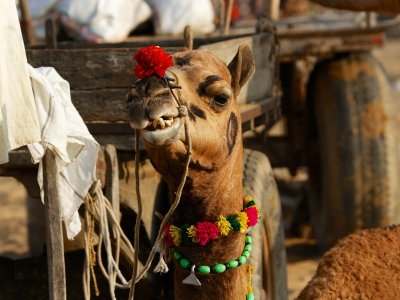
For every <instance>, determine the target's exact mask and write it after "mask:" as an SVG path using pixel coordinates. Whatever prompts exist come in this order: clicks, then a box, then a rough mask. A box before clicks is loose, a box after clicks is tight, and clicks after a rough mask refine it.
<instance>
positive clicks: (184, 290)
mask: <svg viewBox="0 0 400 300" xmlns="http://www.w3.org/2000/svg"><path fill="white" fill-rule="evenodd" d="M173 61H174V65H173V66H172V67H170V68H168V69H167V71H166V77H164V78H162V77H160V76H158V75H155V74H153V75H151V76H149V77H146V78H144V79H142V80H140V81H138V82H137V83H136V84H134V86H133V87H132V90H131V91H130V93H129V94H128V102H129V104H128V111H129V116H130V120H131V126H132V127H133V128H135V129H138V130H140V132H141V134H142V136H143V139H144V145H145V148H146V150H147V153H148V156H149V158H150V160H151V162H152V164H153V165H154V167H155V169H156V170H157V171H158V172H159V173H160V174H161V175H162V177H163V178H164V180H165V181H166V182H167V184H168V188H169V191H170V201H171V202H172V200H173V199H174V197H175V195H174V193H175V192H176V191H177V188H178V185H179V183H180V180H181V177H182V174H183V172H184V164H185V159H186V155H187V149H186V146H185V141H186V137H185V130H184V125H183V124H184V117H181V116H180V109H179V108H178V104H177V100H178V101H179V102H180V105H183V106H185V107H186V108H187V114H188V117H187V121H188V129H189V130H188V132H189V134H190V138H191V143H192V149H191V161H190V165H189V169H188V175H187V180H186V184H185V186H184V188H183V191H182V197H181V201H180V204H179V206H178V207H177V209H176V210H175V213H174V215H173V224H174V225H176V226H178V227H181V226H183V225H184V224H194V223H196V222H198V221H211V220H216V219H217V218H218V217H219V216H220V215H223V216H228V215H234V214H237V213H238V212H239V211H241V210H242V209H243V199H242V171H243V170H242V169H243V166H242V159H243V145H242V137H241V126H240V124H241V119H240V112H239V107H238V103H237V101H236V97H237V95H238V94H239V91H240V89H241V87H242V86H243V85H244V84H245V83H246V82H247V81H248V80H249V78H250V77H251V76H252V74H253V72H254V69H255V67H254V58H253V54H252V51H251V48H250V46H249V45H247V44H242V45H240V46H239V48H238V51H237V53H236V55H235V57H234V58H233V60H232V61H231V63H230V64H229V65H228V66H227V65H225V64H224V63H223V62H222V61H221V60H219V59H218V58H217V57H215V56H214V55H212V54H210V53H207V52H203V51H199V50H192V51H182V52H178V53H176V54H174V55H173ZM166 78H167V79H166ZM168 81H172V82H173V85H174V86H175V87H176V86H179V88H175V89H173V90H171V89H170V86H169V84H168ZM172 93H175V95H176V97H177V99H175V98H174V95H172ZM245 238H246V235H245V234H244V233H240V232H231V233H230V234H229V235H227V236H221V237H219V238H218V239H215V240H212V241H211V242H209V243H207V245H205V246H201V245H199V244H189V245H186V244H184V245H182V246H180V247H178V251H179V253H180V254H179V255H183V256H184V257H185V258H186V259H187V261H189V262H190V263H192V264H195V265H197V266H199V265H206V266H214V265H217V264H222V263H225V262H229V261H231V260H233V259H236V258H238V257H240V255H241V253H242V252H243V249H244V248H243V247H244V245H245ZM189 274H190V270H189V269H187V268H186V269H185V268H183V267H182V264H180V263H178V262H177V261H176V260H175V268H174V294H175V299H178V300H183V299H185V300H186V299H199V300H201V299H204V300H205V299H229V300H239V299H240V300H243V299H246V295H247V283H248V275H247V274H246V267H245V266H244V265H242V266H239V267H236V268H233V269H229V270H227V271H225V272H223V273H220V274H207V275H202V274H201V273H198V272H196V277H197V278H198V279H199V281H200V282H201V286H194V285H187V284H184V283H182V281H183V280H184V279H185V278H186V277H188V275H189Z"/></svg>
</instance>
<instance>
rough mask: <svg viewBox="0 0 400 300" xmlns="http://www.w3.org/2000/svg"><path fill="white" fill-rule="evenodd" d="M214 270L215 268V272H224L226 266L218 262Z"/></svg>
mask: <svg viewBox="0 0 400 300" xmlns="http://www.w3.org/2000/svg"><path fill="white" fill-rule="evenodd" d="M213 270H214V272H215V273H223V272H225V271H226V266H225V265H223V264H216V265H215V266H214V267H213Z"/></svg>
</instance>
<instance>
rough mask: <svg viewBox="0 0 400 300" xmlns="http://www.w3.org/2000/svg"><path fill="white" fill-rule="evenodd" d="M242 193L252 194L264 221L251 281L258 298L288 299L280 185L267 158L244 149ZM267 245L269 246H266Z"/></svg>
mask: <svg viewBox="0 0 400 300" xmlns="http://www.w3.org/2000/svg"><path fill="white" fill-rule="evenodd" d="M243 170H244V171H243V173H244V174H243V175H244V176H243V194H244V195H251V196H253V198H254V199H255V201H256V202H257V204H258V205H259V206H260V208H261V211H262V221H261V223H260V224H258V225H257V226H255V228H254V230H253V232H252V239H253V244H252V245H253V250H252V253H251V258H250V264H251V265H252V266H254V270H253V276H252V284H253V289H254V295H255V299H259V300H264V299H268V300H285V299H287V297H288V295H287V271H286V251H285V245H284V231H283V230H284V228H283V220H282V213H281V203H280V199H279V193H278V188H277V185H276V182H275V179H274V174H273V172H272V168H271V165H270V163H269V160H268V158H267V157H266V156H265V155H264V154H263V153H261V152H258V151H253V150H248V149H245V151H244V168H243ZM266 247H267V248H266Z"/></svg>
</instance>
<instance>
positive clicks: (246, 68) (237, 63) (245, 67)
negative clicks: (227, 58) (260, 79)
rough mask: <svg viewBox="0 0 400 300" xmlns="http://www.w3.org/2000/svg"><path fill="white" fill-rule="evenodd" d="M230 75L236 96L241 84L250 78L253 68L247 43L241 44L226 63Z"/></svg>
mask: <svg viewBox="0 0 400 300" xmlns="http://www.w3.org/2000/svg"><path fill="white" fill-rule="evenodd" d="M228 69H229V72H230V73H231V76H232V83H231V85H232V88H233V90H234V92H235V96H237V95H238V94H239V92H240V89H241V88H242V86H243V85H244V84H245V83H246V82H247V81H248V80H249V79H250V77H251V76H252V75H253V73H254V70H255V63H254V57H253V52H252V50H251V47H250V46H249V45H248V44H241V45H240V46H239V48H238V51H237V53H236V55H235V57H234V58H233V59H232V61H231V62H230V63H229V65H228Z"/></svg>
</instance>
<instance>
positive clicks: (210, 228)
mask: <svg viewBox="0 0 400 300" xmlns="http://www.w3.org/2000/svg"><path fill="white" fill-rule="evenodd" d="M219 233H220V231H219V228H218V225H217V224H215V223H212V222H207V221H205V222H198V223H197V224H196V241H197V242H198V243H199V244H200V245H202V246H204V245H205V244H207V243H208V241H209V240H215V239H216V238H217V237H218V235H219Z"/></svg>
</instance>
